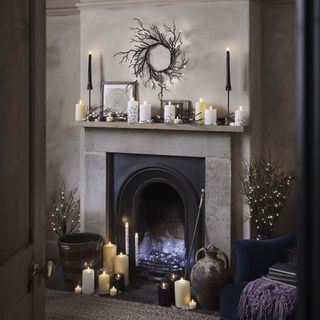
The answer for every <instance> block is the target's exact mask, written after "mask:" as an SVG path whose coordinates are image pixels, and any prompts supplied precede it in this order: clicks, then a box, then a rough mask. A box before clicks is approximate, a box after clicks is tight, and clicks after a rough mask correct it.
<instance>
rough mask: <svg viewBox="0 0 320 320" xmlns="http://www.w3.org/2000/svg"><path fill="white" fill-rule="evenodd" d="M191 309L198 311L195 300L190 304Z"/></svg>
mask: <svg viewBox="0 0 320 320" xmlns="http://www.w3.org/2000/svg"><path fill="white" fill-rule="evenodd" d="M189 309H190V310H194V309H197V303H196V302H195V301H194V300H193V299H192V300H191V301H190V302H189Z"/></svg>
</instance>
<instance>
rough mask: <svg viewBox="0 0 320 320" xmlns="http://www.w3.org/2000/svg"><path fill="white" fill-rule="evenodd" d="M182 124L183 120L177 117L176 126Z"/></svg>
mask: <svg viewBox="0 0 320 320" xmlns="http://www.w3.org/2000/svg"><path fill="white" fill-rule="evenodd" d="M181 122H182V120H181V119H179V118H178V117H176V118H175V119H174V124H180V123H181Z"/></svg>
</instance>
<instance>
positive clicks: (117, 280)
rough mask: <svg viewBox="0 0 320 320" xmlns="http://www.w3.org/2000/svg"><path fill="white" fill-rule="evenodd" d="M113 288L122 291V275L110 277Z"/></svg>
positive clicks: (117, 274)
mask: <svg viewBox="0 0 320 320" xmlns="http://www.w3.org/2000/svg"><path fill="white" fill-rule="evenodd" d="M112 280H113V286H114V287H115V288H116V289H117V290H119V291H124V274H123V273H116V274H114V275H113V277H112Z"/></svg>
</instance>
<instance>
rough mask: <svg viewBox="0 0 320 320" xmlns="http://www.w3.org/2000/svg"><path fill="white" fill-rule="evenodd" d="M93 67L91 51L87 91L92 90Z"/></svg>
mask: <svg viewBox="0 0 320 320" xmlns="http://www.w3.org/2000/svg"><path fill="white" fill-rule="evenodd" d="M92 89H93V86H92V67H91V51H89V56H88V84H87V90H92Z"/></svg>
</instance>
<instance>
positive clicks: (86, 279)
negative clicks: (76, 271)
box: [82, 267, 94, 295]
mask: <svg viewBox="0 0 320 320" xmlns="http://www.w3.org/2000/svg"><path fill="white" fill-rule="evenodd" d="M82 293H83V294H86V295H89V294H93V293H94V270H93V269H91V268H90V267H88V268H87V269H84V270H82Z"/></svg>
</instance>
